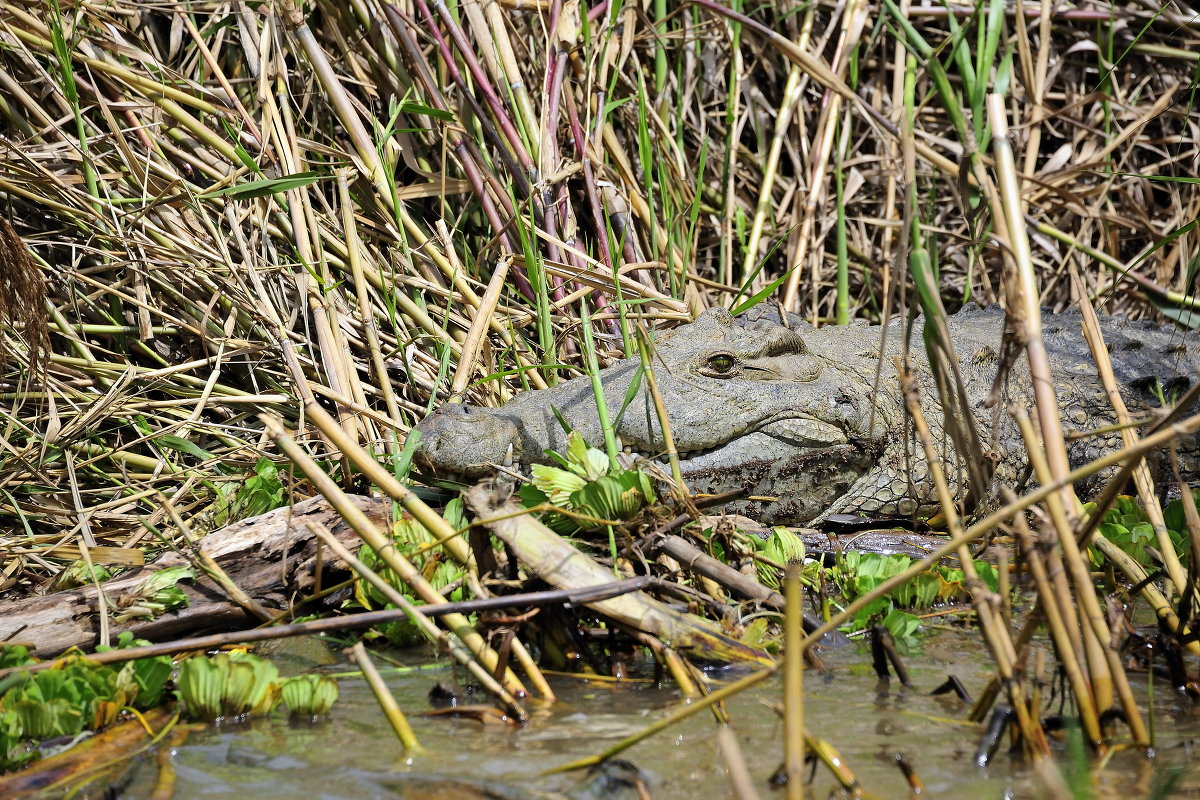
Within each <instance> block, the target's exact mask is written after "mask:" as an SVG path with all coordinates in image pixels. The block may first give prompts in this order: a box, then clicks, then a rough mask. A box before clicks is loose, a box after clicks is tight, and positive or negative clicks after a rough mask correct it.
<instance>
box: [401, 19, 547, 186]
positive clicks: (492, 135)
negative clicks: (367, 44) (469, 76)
mask: <svg viewBox="0 0 1200 800" xmlns="http://www.w3.org/2000/svg"><path fill="white" fill-rule="evenodd" d="M415 2H416V6H417V10H418V11H419V12H420V13H421V16H422V17H423V18H424V19H425V24H426V25H427V26H428V30H427V31H426V33H428V34H429V36H430V37H431V38H432V39H433V41H434V43H435V44H436V45H437V48H438V53H439V54H440V55H441V57H442V62H443V63H444V64H445V65H446V71H447V72H448V73H449V75H450V78H451V79H452V80H453V81H454V83H455V84H457V86H458V88H459V91H460V92H461V93H462V96H463V98H464V99H465V100H466V101H467V102H468V103H469V104H470V105H471V110H472V111H474V112H475V116H476V117H477V118H478V119H479V123H480V125H481V126H482V127H483V130H484V132H485V133H486V134H487V135H488V138H489V139H491V140H492V141H493V143H494V144H495V146H496V152H497V153H498V155H499V156H500V160H501V161H503V162H504V165H505V168H506V169H507V171H508V173H509V174H510V175H512V178H513V181H514V182H515V183H516V185H517V191H518V193H519V194H520V195H522V196H524V195H526V194H528V192H529V180H528V178H527V177H526V174H525V171H524V169H523V168H522V167H521V166H520V165H519V164H518V163H517V161H515V160H514V157H513V154H512V152H511V151H510V150H509V149H508V147H507V146H505V143H504V138H503V137H502V136H501V135H500V134H499V133H498V132H497V131H496V129H495V126H494V125H492V123H491V121H490V115H489V114H487V113H486V112H485V111H484V109H483V107H482V106H481V105H479V101H478V100H477V99H476V98H475V95H474V94H473V93H472V92H471V90H470V86H468V85H467V82H466V79H465V78H464V77H463V74H462V71H461V70H459V68H458V62H457V61H455V60H454V54H453V53H452V52H451V51H450V45H449V44H447V42H446V38H445V37H444V36H442V34H441V31H440V30H439V29H438V25H437V21H436V20H435V19H434V17H433V13H432V12H431V11H430V10H429V6H428V5H427V4H426V3H425V0H415ZM395 13H397V14H399V13H400V12H399V11H396V12H395ZM415 23H416V21H415V20H409V24H410V25H412V26H413V29H414V30H420V28H419V27H418V26H417V25H416V24H415Z"/></svg>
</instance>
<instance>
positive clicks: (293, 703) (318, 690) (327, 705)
mask: <svg viewBox="0 0 1200 800" xmlns="http://www.w3.org/2000/svg"><path fill="white" fill-rule="evenodd" d="M280 694H281V696H282V698H283V704H284V705H285V706H287V709H288V712H289V713H290V714H291V715H292V716H293V717H309V718H313V717H321V716H324V715H326V714H328V713H329V709H331V708H333V704H334V702H335V701H336V700H337V698H338V685H337V681H335V680H334V679H333V678H330V677H328V676H327V675H297V676H295V677H292V678H288V679H287V680H285V681H284V682H283V685H282V687H281V688H280Z"/></svg>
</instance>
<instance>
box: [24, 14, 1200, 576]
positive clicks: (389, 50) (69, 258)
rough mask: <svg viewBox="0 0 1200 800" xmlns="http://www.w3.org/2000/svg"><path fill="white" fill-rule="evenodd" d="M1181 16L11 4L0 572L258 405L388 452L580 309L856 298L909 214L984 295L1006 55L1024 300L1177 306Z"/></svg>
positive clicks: (506, 377)
mask: <svg viewBox="0 0 1200 800" xmlns="http://www.w3.org/2000/svg"><path fill="white" fill-rule="evenodd" d="M1198 38H1200V37H1198V33H1197V21H1196V19H1195V18H1194V17H1193V16H1191V12H1190V11H1187V10H1186V9H1185V8H1184V7H1183V6H1180V5H1178V4H1175V5H1172V6H1170V7H1167V8H1165V9H1164V8H1159V7H1158V6H1157V5H1156V4H1151V3H1145V2H1140V0H1135V1H1134V2H1128V3H1125V4H1122V5H1119V6H1116V5H1114V6H1094V5H1089V4H1081V5H1080V6H1078V7H1072V8H1064V7H1061V6H1052V5H1051V4H1049V3H1041V4H1036V3H1028V2H1026V3H1022V2H1017V3H1016V4H1015V5H1010V4H1007V3H1004V2H999V1H997V2H991V3H988V4H982V3H981V4H979V5H977V6H975V7H972V8H959V7H945V6H934V5H917V4H913V3H907V2H905V3H902V4H901V5H899V6H897V5H895V4H893V3H892V2H891V0H883V2H876V3H864V2H861V0H850V2H847V3H844V4H837V5H834V4H798V3H790V2H783V3H779V4H776V5H764V6H753V7H751V6H744V5H743V4H741V3H740V2H735V3H734V5H733V6H732V10H730V9H722V8H721V7H719V6H717V5H716V4H715V3H714V2H713V0H694V2H693V3H690V4H683V5H677V4H668V3H667V2H665V0H655V1H654V2H653V3H651V2H647V3H643V4H620V5H617V4H612V3H611V2H607V1H606V0H601V2H600V3H599V4H597V5H595V6H592V7H586V6H582V5H580V4H578V3H576V2H573V1H572V0H568V1H567V2H561V0H499V1H497V0H488V1H487V2H461V3H460V2H456V3H453V4H452V5H447V4H445V3H444V2H442V0H437V1H436V2H433V3H430V2H428V0H402V1H401V2H398V3H395V4H392V3H388V2H384V1H383V0H353V2H349V3H334V2H329V1H328V0H315V2H311V3H306V4H304V5H301V6H298V5H296V4H295V3H294V2H292V1H291V0H282V1H281V2H268V3H243V2H240V1H235V2H227V0H196V1H195V2H189V3H186V4H183V3H180V4H173V3H153V4H152V3H142V2H130V1H129V0H105V1H104V2H96V3H86V4H85V3H76V2H60V0H43V2H33V3H13V2H2V3H0V120H2V123H0V124H3V127H4V137H3V140H0V146H2V150H0V159H2V160H3V168H2V169H0V198H2V199H3V201H4V204H5V207H6V209H5V210H6V215H7V217H8V218H9V220H10V221H11V225H12V230H9V229H8V228H2V229H0V233H2V234H3V235H0V288H2V289H3V293H2V294H0V315H2V316H3V327H2V328H0V337H2V345H3V346H2V348H0V351H2V352H3V354H4V362H3V369H4V374H3V382H4V386H3V387H2V388H0V419H2V421H3V433H2V434H0V445H2V447H0V520H3V522H2V527H0V552H2V553H3V554H4V555H5V559H4V560H3V562H2V564H3V566H2V567H0V587H4V588H13V587H16V588H18V589H20V588H27V587H28V586H29V585H30V584H31V583H34V582H37V581H39V580H40V579H41V577H43V576H45V575H46V574H47V573H53V572H55V571H56V570H57V569H58V568H59V566H60V565H61V563H62V562H63V561H64V560H70V559H72V558H75V557H77V556H78V553H79V547H80V546H81V545H82V546H85V547H87V548H95V547H97V546H108V547H111V548H114V550H113V551H112V552H111V553H110V555H111V556H112V558H114V559H117V560H119V559H120V558H121V557H122V553H124V554H125V555H128V551H129V550H132V549H136V548H138V547H139V545H140V543H143V542H144V541H145V540H146V539H147V537H149V536H150V531H156V530H166V531H171V530H174V531H178V529H179V527H180V526H181V524H182V523H183V521H186V523H187V525H188V526H190V527H194V528H197V529H203V528H204V527H206V526H211V525H214V524H218V523H220V522H222V521H224V520H226V519H228V518H230V517H231V516H237V515H240V514H245V513H248V512H250V511H252V510H254V509H255V507H256V506H255V503H256V502H258V501H257V500H256V499H255V498H254V497H247V495H246V490H245V482H246V480H247V478H248V477H250V476H253V475H255V473H256V471H257V472H259V473H260V474H261V473H262V470H263V468H264V467H263V464H264V463H265V462H263V461H262V460H263V459H275V458H277V454H276V453H275V452H274V450H273V448H272V446H271V444H270V442H269V440H268V439H267V438H265V436H264V434H263V429H262V426H261V424H260V422H259V420H258V415H259V414H260V413H262V412H269V413H272V414H275V415H278V416H279V417H281V418H283V419H284V420H285V421H286V422H287V424H288V425H290V426H293V427H295V428H296V429H297V430H298V431H299V432H300V436H301V439H302V440H303V441H305V442H306V443H307V445H308V446H309V447H310V448H311V449H312V450H313V452H314V453H315V454H317V455H318V456H319V457H321V458H327V459H334V458H336V454H335V453H331V452H330V451H329V449H328V448H326V446H325V444H324V442H323V440H322V439H321V437H320V436H318V435H317V434H315V433H314V432H313V431H312V429H311V428H309V427H308V426H307V425H306V424H305V420H304V419H303V418H302V415H301V413H300V410H299V409H300V408H301V404H300V403H299V402H297V401H298V400H310V399H316V400H318V401H319V402H321V403H324V404H326V405H327V406H328V407H331V408H337V409H338V410H339V411H340V412H341V414H342V417H341V420H342V425H343V427H344V429H345V430H346V432H347V433H348V434H349V435H351V436H353V437H354V438H356V439H357V440H358V441H360V442H362V443H364V444H366V445H367V446H368V447H370V448H371V449H373V450H374V451H375V452H377V453H378V454H379V455H380V457H381V458H384V459H390V458H395V457H397V455H398V453H399V452H400V449H401V447H402V443H403V440H404V435H405V432H406V431H407V429H408V428H409V427H410V426H411V425H412V424H413V423H414V421H416V420H417V419H419V418H420V417H421V416H422V415H423V414H424V413H425V412H426V411H427V410H428V409H429V408H430V407H431V406H432V405H433V404H435V403H438V402H441V401H443V400H445V399H446V398H447V397H448V396H451V395H459V396H467V397H469V398H470V399H471V400H472V401H473V402H478V403H483V404H495V403H497V402H499V401H502V400H503V399H505V398H506V397H508V396H510V395H511V393H512V392H514V391H517V390H520V389H522V388H526V387H539V386H545V385H550V384H553V383H555V382H556V381H558V380H559V379H561V378H562V377H565V376H567V375H569V374H571V372H572V371H573V370H574V369H575V368H576V367H578V365H579V363H580V358H581V355H582V354H581V348H580V346H579V344H578V340H579V338H580V336H579V329H580V325H581V318H583V316H584V313H585V312H587V314H588V316H589V317H590V319H591V323H592V324H593V325H594V326H595V330H596V332H597V334H598V341H599V345H598V346H599V349H600V356H601V360H602V361H603V360H606V359H611V358H614V357H616V356H618V355H620V354H621V353H622V352H624V351H626V350H628V348H629V345H630V335H631V333H630V332H631V325H632V324H633V323H634V322H635V321H637V320H647V321H654V320H663V321H671V320H681V319H686V318H688V317H689V316H690V315H692V314H693V313H695V312H697V311H698V310H699V309H701V308H703V307H705V306H707V305H712V304H726V305H729V306H732V307H734V308H739V307H743V306H746V305H748V304H750V303H752V302H759V301H771V302H774V301H778V302H781V303H783V304H784V305H785V306H787V307H788V308H790V309H792V310H796V311H798V312H800V313H802V314H805V315H806V316H809V317H810V318H812V319H813V320H814V321H819V322H830V321H844V320H846V319H849V318H851V317H868V318H876V319H877V318H879V317H880V316H882V315H884V314H890V313H895V312H896V310H897V309H901V308H904V307H906V306H908V305H910V304H911V305H915V304H914V303H912V302H911V301H910V300H909V299H908V298H909V297H910V292H909V288H910V287H911V285H912V276H911V274H910V270H909V269H908V266H909V265H910V264H912V263H913V259H912V258H911V257H912V254H913V253H915V252H923V253H924V254H925V255H926V256H928V261H929V267H930V269H931V270H932V272H931V273H930V274H932V275H933V276H934V284H933V285H935V286H936V288H937V293H938V294H939V295H940V297H941V299H942V301H943V303H944V304H945V305H946V306H948V307H950V308H953V307H955V306H958V305H961V304H963V303H968V302H990V301H994V300H998V299H1002V298H1003V289H1002V286H1003V283H1004V280H1003V276H1004V273H1005V271H1006V270H1011V269H1012V265H1011V263H1010V259H1009V258H1008V256H1007V255H1006V254H1007V253H1008V252H1009V251H1010V243H1009V239H1008V238H1007V237H1008V232H1007V229H1006V227H1005V226H1004V225H1003V224H1001V223H1002V215H1001V214H1000V213H999V209H998V208H997V207H996V203H997V202H998V201H997V197H998V195H997V193H996V190H995V188H994V186H993V184H994V181H995V177H994V164H993V162H992V159H991V158H990V157H989V156H988V155H987V153H988V152H989V149H990V136H991V133H990V132H991V129H992V128H991V123H990V122H989V118H988V115H987V113H986V110H985V99H986V96H987V95H988V94H989V93H992V92H995V93H998V94H1000V95H1001V96H1002V97H1003V110H1004V113H1005V114H1006V115H1007V118H1008V122H1009V125H1010V126H1011V129H1012V133H1011V141H1012V142H1013V144H1014V146H1015V149H1016V156H1017V161H1016V165H1017V179H1018V182H1019V185H1018V191H1019V197H1020V203H1021V205H1022V207H1023V210H1024V215H1025V217H1026V219H1027V221H1028V230H1029V242H1030V245H1031V254H1032V255H1031V258H1032V266H1033V268H1034V270H1035V272H1036V282H1037V284H1038V286H1039V288H1040V291H1041V298H1042V301H1043V303H1045V304H1046V305H1049V306H1054V307H1062V306H1069V305H1074V304H1078V303H1084V302H1089V303H1095V304H1098V305H1100V306H1103V307H1104V308H1106V309H1108V310H1110V311H1124V312H1128V313H1132V314H1144V313H1148V312H1150V311H1151V308H1152V306H1151V304H1153V306H1157V307H1158V308H1159V309H1160V310H1161V311H1162V312H1163V313H1166V314H1170V315H1173V316H1174V317H1175V318H1176V319H1180V320H1183V321H1185V322H1186V321H1188V320H1192V319H1194V317H1193V316H1191V309H1194V308H1195V304H1196V300H1195V297H1194V296H1193V294H1192V292H1193V289H1194V278H1195V271H1196V265H1197V263H1198V262H1197V258H1196V255H1195V251H1196V248H1195V237H1196V234H1195V232H1194V230H1193V229H1194V226H1195V222H1196V220H1197V219H1198V218H1200V192H1198V191H1197V187H1196V180H1195V179H1194V177H1193V176H1194V175H1195V174H1196V172H1197V158H1198V154H1197V142H1198V141H1200V116H1198V115H1197V114H1196V112H1195V108H1196V96H1195V95H1196V81H1195V76H1196V74H1197V69H1198V65H1200V59H1198V57H1197V53H1200V42H1198V41H1197V39H1198ZM14 231H15V233H14ZM18 237H19V239H18ZM1072 274H1074V275H1078V276H1079V278H1080V279H1081V283H1080V285H1081V286H1083V287H1084V292H1085V294H1086V296H1083V295H1081V294H1078V293H1077V291H1076V289H1074V288H1072V285H1071V283H1070V281H1069V280H1068V277H1069V276H1070V275H1072ZM1146 300H1149V301H1150V303H1149V304H1148V303H1147V302H1146ZM334 466H336V465H335V464H334V463H333V462H330V467H331V468H333V467H334ZM285 480H286V479H285ZM305 491H306V489H305V487H303V486H294V485H286V486H283V487H282V488H281V490H280V492H279V493H276V494H275V495H272V496H276V497H282V496H285V495H287V494H288V493H292V492H294V493H297V494H302V493H304V492H305ZM268 494H270V493H269V492H268Z"/></svg>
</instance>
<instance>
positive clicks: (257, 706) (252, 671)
mask: <svg viewBox="0 0 1200 800" xmlns="http://www.w3.org/2000/svg"><path fill="white" fill-rule="evenodd" d="M278 678H279V669H278V668H277V667H276V666H275V665H274V664H273V663H271V662H270V661H268V660H267V659H265V658H260V657H258V656H256V655H252V654H249V653H233V654H230V653H218V654H217V655H215V656H213V657H211V658H200V657H196V658H189V659H187V660H186V661H184V662H183V663H182V664H180V666H179V680H178V687H179V688H178V694H179V699H180V700H181V701H183V705H184V708H185V709H186V710H187V714H188V716H190V717H192V718H194V719H203V720H207V721H209V722H212V721H215V720H218V719H222V718H225V717H242V716H246V715H248V714H265V713H267V712H268V711H270V710H271V709H273V708H274V707H275V705H276V704H277V703H278V702H279V691H280V687H279V683H278Z"/></svg>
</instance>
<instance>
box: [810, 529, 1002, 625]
mask: <svg viewBox="0 0 1200 800" xmlns="http://www.w3.org/2000/svg"><path fill="white" fill-rule="evenodd" d="M913 561H914V559H912V558H911V557H909V556H906V555H903V554H900V553H897V554H892V555H883V554H879V553H860V552H855V551H847V552H844V553H841V554H840V555H839V556H838V560H837V564H836V565H835V566H833V567H830V568H824V567H821V566H820V565H819V564H810V565H809V566H808V567H807V568H806V577H807V578H808V579H809V580H812V581H814V582H816V581H817V578H818V576H817V574H816V573H817V572H818V571H819V570H824V583H825V585H826V586H829V585H832V586H834V587H836V588H837V589H838V590H840V592H841V594H842V597H843V599H844V600H846V601H849V600H853V599H854V598H856V597H860V596H862V595H864V594H866V593H868V592H870V591H871V590H872V589H874V588H875V587H876V586H879V585H880V584H882V583H884V582H886V581H887V580H889V579H890V578H892V577H894V576H896V575H899V574H900V573H902V572H904V571H905V570H906V569H908V568H909V567H910V566H911V565H912V563H913ZM975 570H976V572H977V573H978V574H979V577H980V578H981V579H983V581H984V583H986V584H987V585H988V587H989V588H990V589H991V590H992V591H996V590H997V589H998V587H999V576H998V574H997V572H996V568H995V567H994V566H993V565H991V564H989V563H987V562H986V561H975ZM963 581H964V578H963V571H962V570H961V569H958V568H955V567H948V566H945V565H938V566H934V567H931V568H930V569H927V570H925V571H924V572H922V573H920V574H919V575H917V576H916V577H914V578H913V579H912V580H911V581H909V582H907V583H906V584H904V585H902V586H900V587H898V588H897V589H896V590H895V591H893V592H890V593H888V594H887V595H884V596H883V597H881V598H879V599H878V600H876V601H875V602H873V603H871V604H869V605H867V606H866V607H865V608H863V609H861V610H860V611H859V612H858V614H856V615H855V616H854V618H853V620H852V621H851V622H850V624H849V625H847V626H846V628H845V629H846V630H848V631H852V632H853V631H862V630H866V629H868V628H870V627H871V626H873V625H876V624H882V625H884V626H885V627H886V628H887V629H888V631H889V632H890V633H891V634H892V636H893V637H895V638H896V639H897V640H898V641H900V640H905V639H911V637H912V636H914V635H915V634H916V632H917V628H918V627H919V625H920V620H919V619H918V618H917V617H916V616H914V615H913V614H911V613H909V612H908V611H907V610H906V609H922V608H931V607H934V606H936V605H938V604H939V603H950V602H956V601H960V600H964V599H966V598H967V596H968V595H967V590H966V586H965V584H964V582H963Z"/></svg>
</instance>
